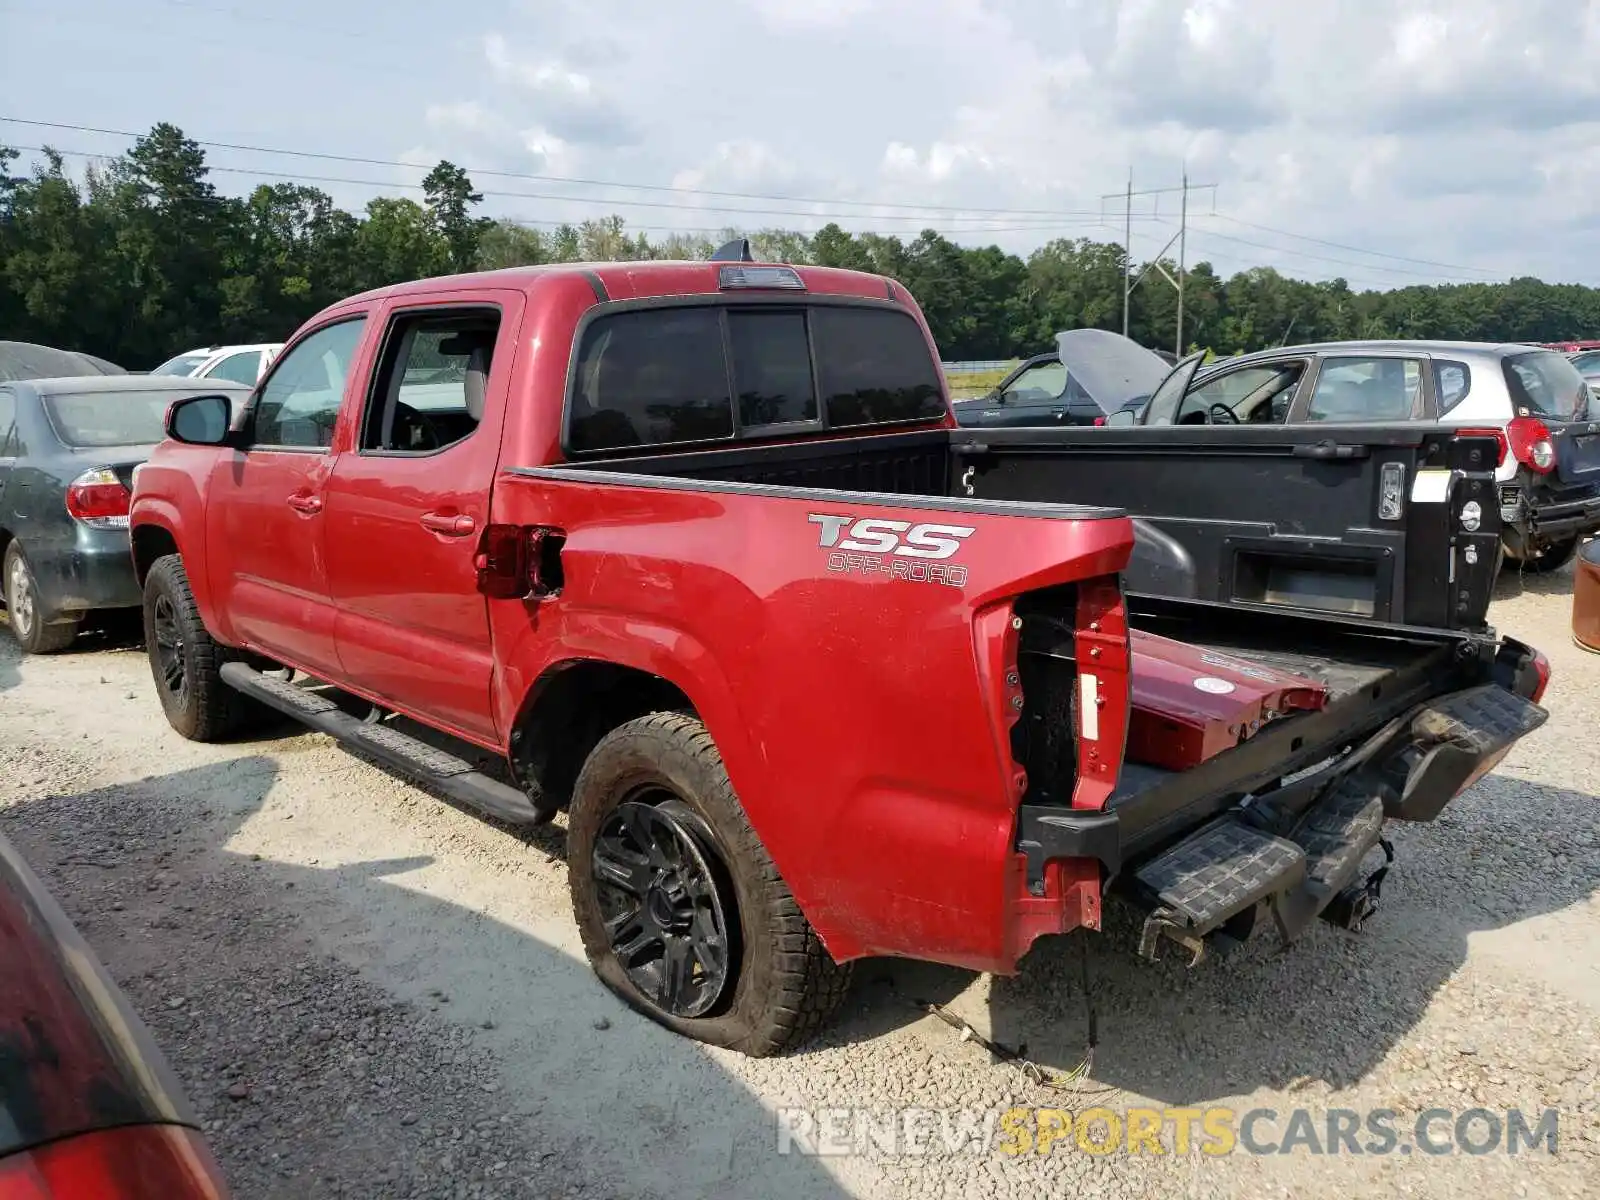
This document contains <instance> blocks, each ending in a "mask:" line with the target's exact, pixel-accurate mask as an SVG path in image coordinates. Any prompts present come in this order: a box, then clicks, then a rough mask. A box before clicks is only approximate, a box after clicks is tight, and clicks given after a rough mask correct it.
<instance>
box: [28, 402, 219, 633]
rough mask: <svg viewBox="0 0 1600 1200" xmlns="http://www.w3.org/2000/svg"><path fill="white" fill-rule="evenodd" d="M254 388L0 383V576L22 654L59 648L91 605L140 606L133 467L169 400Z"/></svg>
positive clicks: (157, 432) (155, 435)
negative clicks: (131, 520)
mask: <svg viewBox="0 0 1600 1200" xmlns="http://www.w3.org/2000/svg"><path fill="white" fill-rule="evenodd" d="M249 391H250V389H249V388H248V387H245V386H243V385H242V384H228V383H223V382H219V381H218V380H215V379H195V380H190V379H174V378H170V377H161V378H156V377H153V376H145V375H107V376H81V377H74V378H62V379H29V380H15V381H11V382H5V383H0V553H3V559H0V572H3V573H0V582H3V585H4V598H5V607H6V610H7V615H8V617H9V620H10V624H11V632H12V634H13V635H14V636H15V637H16V639H17V643H18V644H19V645H20V646H21V647H22V649H23V651H24V652H26V653H29V654H44V653H49V652H51V651H56V650H64V649H66V647H68V646H69V645H71V644H72V641H73V639H74V638H75V637H76V636H77V633H78V627H79V624H80V623H81V622H82V621H83V619H84V617H85V616H87V615H88V614H89V613H90V612H93V611H96V610H100V609H109V608H137V607H138V606H139V604H140V600H141V597H140V593H139V585H138V582H137V581H136V580H135V578H134V574H133V559H132V555H131V554H130V552H129V549H128V503H129V501H130V500H131V499H132V488H133V469H134V467H136V466H138V465H139V464H140V463H142V462H144V460H145V459H146V458H148V457H149V455H150V450H151V447H152V446H153V445H154V443H156V442H159V441H160V440H161V438H162V436H163V433H162V422H163V420H164V418H165V416H166V411H167V406H168V405H169V404H171V403H172V402H173V401H174V400H177V399H179V398H180V397H183V396H192V395H195V394H198V393H206V392H210V393H217V392H237V393H238V394H239V397H240V399H241V400H242V399H243V397H245V396H247V395H248V394H249Z"/></svg>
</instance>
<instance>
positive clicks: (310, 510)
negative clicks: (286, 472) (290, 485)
mask: <svg viewBox="0 0 1600 1200" xmlns="http://www.w3.org/2000/svg"><path fill="white" fill-rule="evenodd" d="M289 507H290V508H292V509H294V510H295V512H297V513H299V514H301V515H302V516H306V517H314V516H316V515H317V514H318V513H319V512H321V511H322V497H321V496H313V495H310V494H309V493H307V492H296V493H295V494H294V495H292V496H290V497H289Z"/></svg>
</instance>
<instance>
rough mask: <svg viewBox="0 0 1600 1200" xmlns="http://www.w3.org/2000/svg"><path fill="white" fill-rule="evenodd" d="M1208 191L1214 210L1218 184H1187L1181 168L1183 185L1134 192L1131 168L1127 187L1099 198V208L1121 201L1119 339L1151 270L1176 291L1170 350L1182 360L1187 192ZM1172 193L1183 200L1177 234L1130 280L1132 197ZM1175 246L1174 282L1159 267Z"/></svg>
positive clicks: (1131, 264) (1126, 333)
mask: <svg viewBox="0 0 1600 1200" xmlns="http://www.w3.org/2000/svg"><path fill="white" fill-rule="evenodd" d="M1207 190H1209V191H1210V192H1211V206H1212V208H1213V209H1215V208H1216V204H1217V185H1216V184H1214V183H1190V182H1189V171H1188V168H1187V167H1186V168H1184V172H1183V184H1182V186H1180V187H1164V188H1145V189H1144V190H1142V191H1138V192H1136V191H1134V190H1133V171H1132V169H1131V168H1130V169H1129V171H1128V186H1127V188H1126V189H1125V190H1123V191H1120V192H1107V193H1106V194H1105V195H1103V196H1101V197H1100V203H1101V205H1102V206H1103V205H1104V204H1105V202H1106V201H1107V200H1115V199H1118V198H1120V199H1121V200H1122V202H1123V210H1122V229H1123V234H1122V236H1123V242H1122V249H1123V266H1122V336H1123V337H1127V336H1128V313H1129V310H1130V307H1131V302H1132V299H1133V289H1134V288H1136V287H1138V286H1139V284H1140V283H1142V282H1143V281H1144V277H1145V276H1146V275H1148V274H1150V272H1151V270H1155V271H1157V272H1159V273H1160V275H1161V277H1162V278H1163V279H1165V280H1166V281H1167V282H1168V283H1170V284H1171V285H1172V286H1173V287H1175V288H1176V289H1177V290H1178V331H1177V336H1176V337H1175V338H1174V340H1173V348H1174V352H1175V353H1176V354H1177V355H1178V357H1179V358H1182V357H1183V283H1184V279H1185V277H1186V272H1187V270H1188V260H1187V254H1188V249H1189V246H1188V241H1189V236H1188V235H1189V193H1190V192H1203V191H1207ZM1175 192H1176V193H1178V194H1179V195H1181V196H1182V197H1183V199H1182V202H1181V203H1180V205H1179V208H1178V232H1177V233H1175V234H1173V235H1172V236H1171V237H1170V238H1168V239H1167V244H1166V245H1165V246H1163V247H1161V249H1160V250H1158V251H1156V254H1155V257H1154V258H1152V259H1151V260H1150V261H1149V262H1148V263H1146V264H1145V268H1144V270H1142V271H1140V272H1139V274H1138V275H1137V276H1135V277H1133V278H1131V279H1130V278H1129V276H1130V275H1131V274H1132V271H1133V200H1134V197H1135V196H1156V197H1160V196H1170V195H1172V194H1173V193H1175ZM1160 203H1161V201H1160V200H1159V199H1158V200H1157V201H1156V204H1157V205H1159V204H1160ZM1152 215H1154V214H1152ZM1174 244H1176V245H1177V247H1178V277H1177V278H1176V279H1174V278H1173V277H1172V274H1171V272H1169V271H1168V270H1167V269H1166V267H1164V266H1162V265H1161V256H1162V255H1163V254H1165V253H1166V252H1167V251H1168V250H1171V249H1172V247H1173V245H1174Z"/></svg>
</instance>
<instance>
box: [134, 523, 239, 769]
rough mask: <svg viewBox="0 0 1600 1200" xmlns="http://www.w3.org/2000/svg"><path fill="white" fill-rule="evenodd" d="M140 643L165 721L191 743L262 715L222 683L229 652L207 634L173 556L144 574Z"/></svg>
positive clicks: (216, 736) (178, 560) (220, 735)
mask: <svg viewBox="0 0 1600 1200" xmlns="http://www.w3.org/2000/svg"><path fill="white" fill-rule="evenodd" d="M144 644H145V651H146V653H147V654H148V655H149V656H150V674H151V675H152V676H153V677H154V679H155V684H156V694H157V695H158V696H160V697H161V708H162V711H163V712H165V713H166V714H167V722H168V723H169V724H170V725H171V726H172V727H173V728H174V729H176V730H177V731H178V732H179V733H181V734H183V736H184V737H186V738H188V739H189V740H190V741H195V742H215V741H220V740H222V739H223V738H225V737H227V736H229V735H230V734H232V733H235V732H237V731H238V730H239V729H240V728H241V727H242V726H243V725H244V723H245V722H246V721H247V720H248V719H250V718H252V717H255V716H257V715H259V714H260V713H261V711H262V710H261V709H260V707H259V706H257V705H256V704H255V702H254V701H252V700H251V699H250V698H249V697H247V696H245V695H243V694H242V693H240V692H236V691H234V690H233V689H232V688H231V687H229V686H228V685H227V684H226V683H224V682H223V681H222V676H221V674H220V672H221V670H222V664H223V663H225V662H228V661H229V660H230V659H231V658H232V657H234V655H233V653H232V651H230V650H229V649H228V648H227V647H225V646H223V645H221V644H219V643H218V642H216V641H215V640H213V639H212V637H211V634H210V633H209V632H207V630H206V626H205V622H204V621H202V620H201V619H200V610H199V608H198V607H197V606H196V605H195V602H194V593H193V592H191V591H190V590H189V576H188V574H187V572H185V571H184V569H183V560H182V559H181V558H179V557H178V556H177V555H176V554H168V555H166V556H165V557H162V558H158V559H156V561H155V563H154V564H153V565H152V566H151V568H150V573H149V574H148V575H146V576H145V580H144Z"/></svg>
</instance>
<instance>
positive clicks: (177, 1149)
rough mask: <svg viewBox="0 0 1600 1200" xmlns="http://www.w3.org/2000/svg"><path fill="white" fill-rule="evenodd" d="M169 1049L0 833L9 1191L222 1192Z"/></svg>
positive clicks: (0, 1144) (30, 1197) (104, 1198)
mask: <svg viewBox="0 0 1600 1200" xmlns="http://www.w3.org/2000/svg"><path fill="white" fill-rule="evenodd" d="M198 1129H199V1121H198V1120H197V1119H196V1117H195V1114H194V1113H193V1111H192V1110H191V1109H190V1107H189V1105H188V1103H187V1102H186V1101H185V1100H184V1098H183V1095H182V1092H181V1090H180V1088H179V1086H178V1083H177V1080H176V1079H175V1078H174V1076H173V1074H172V1071H171V1069H170V1067H168V1065H167V1063H166V1060H165V1059H164V1058H163V1057H162V1055H161V1052H160V1051H159V1050H158V1049H157V1048H156V1046H155V1043H154V1042H153V1041H151V1039H150V1035H149V1033H148V1031H147V1030H146V1029H145V1027H144V1025H143V1024H142V1023H141V1022H140V1020H139V1018H138V1017H137V1016H136V1015H135V1014H134V1012H133V1010H132V1009H131V1008H130V1007H129V1006H128V1003H127V1001H126V999H125V998H124V997H123V995H122V993H121V991H120V990H119V989H118V988H117V985H116V983H115V982H113V980H112V979H111V977H110V976H109V975H108V974H107V973H106V971H105V969H104V968H103V967H102V966H101V965H100V963H99V962H98V960H96V958H95V956H94V952H93V951H92V950H90V949H89V946H88V943H86V942H85V941H84V940H83V938H82V937H81V936H79V934H78V931H77V930H76V929H74V928H73V926H72V922H71V921H70V920H68V918H67V915H66V914H65V913H64V912H62V911H61V907H60V906H59V905H58V904H57V903H56V902H55V899H54V898H53V897H52V896H51V895H50V894H49V892H48V891H47V890H46V888H45V886H44V884H43V883H42V882H41V881H40V879H39V877H38V876H37V875H35V874H34V873H33V871H32V870H30V869H29V867H28V866H27V864H26V863H24V862H23V861H22V858H21V856H20V855H19V854H18V853H17V851H16V849H15V848H14V847H13V846H12V845H11V843H10V842H9V841H7V840H6V838H5V837H4V836H3V835H0V1198H3V1200H56V1198H57V1197H59V1198H61V1200H67V1198H68V1197H72V1198H74V1200H76V1198H78V1197H94V1198H95V1200H201V1198H205V1200H220V1198H221V1197H224V1196H226V1194H227V1192H226V1188H225V1186H224V1184H223V1182H222V1177H221V1173H220V1172H219V1171H218V1169H217V1166H216V1163H215V1162H214V1161H213V1160H212V1158H211V1155H210V1153H209V1152H208V1151H207V1150H206V1147H205V1143H204V1141H203V1140H202V1138H201V1137H200V1135H199V1133H198V1132H197V1130H198Z"/></svg>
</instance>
